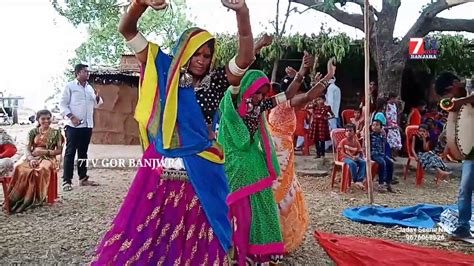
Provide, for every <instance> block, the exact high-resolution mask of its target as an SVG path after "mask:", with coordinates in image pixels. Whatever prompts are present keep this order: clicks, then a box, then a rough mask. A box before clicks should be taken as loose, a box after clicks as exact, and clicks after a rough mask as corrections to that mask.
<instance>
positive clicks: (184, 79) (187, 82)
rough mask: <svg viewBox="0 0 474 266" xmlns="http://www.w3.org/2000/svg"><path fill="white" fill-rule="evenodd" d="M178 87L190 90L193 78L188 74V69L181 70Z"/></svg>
mask: <svg viewBox="0 0 474 266" xmlns="http://www.w3.org/2000/svg"><path fill="white" fill-rule="evenodd" d="M179 86H180V87H182V88H190V87H191V86H193V76H192V75H191V74H189V73H188V68H187V67H183V68H181V75H180V77H179Z"/></svg>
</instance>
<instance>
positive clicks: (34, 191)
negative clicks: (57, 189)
mask: <svg viewBox="0 0 474 266" xmlns="http://www.w3.org/2000/svg"><path fill="white" fill-rule="evenodd" d="M51 119H52V114H51V112H50V111H48V110H41V111H38V113H37V114H36V121H37V122H38V126H37V127H35V128H33V129H32V130H30V132H29V133H28V144H27V146H26V149H25V158H24V160H23V162H21V163H20V164H19V165H18V166H16V167H15V170H14V172H13V178H12V183H11V184H10V186H9V188H8V200H9V206H10V208H11V209H10V210H9V211H10V212H11V213H19V212H22V211H24V210H26V209H28V208H32V207H35V206H40V205H42V204H43V203H44V202H45V201H46V199H47V196H48V187H49V182H50V179H51V175H52V173H53V171H56V169H57V167H58V162H57V160H56V156H57V155H60V154H61V153H62V147H63V137H62V135H61V132H60V131H59V130H58V129H54V128H51V127H50V126H51Z"/></svg>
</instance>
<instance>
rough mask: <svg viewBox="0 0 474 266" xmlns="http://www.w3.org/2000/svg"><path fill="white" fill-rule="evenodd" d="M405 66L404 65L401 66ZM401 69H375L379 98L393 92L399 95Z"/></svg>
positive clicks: (382, 67)
mask: <svg viewBox="0 0 474 266" xmlns="http://www.w3.org/2000/svg"><path fill="white" fill-rule="evenodd" d="M403 65H405V64H403ZM402 76H403V68H402V69H398V67H397V66H393V65H382V66H380V67H378V68H377V79H378V89H379V90H378V91H379V95H380V96H388V94H389V93H391V92H394V93H396V94H397V95H401V94H400V93H401V85H402Z"/></svg>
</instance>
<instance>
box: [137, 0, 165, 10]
mask: <svg viewBox="0 0 474 266" xmlns="http://www.w3.org/2000/svg"><path fill="white" fill-rule="evenodd" d="M135 1H136V2H137V3H138V4H140V5H143V6H149V7H151V8H153V9H155V10H163V9H165V8H167V7H168V3H167V2H166V0H135Z"/></svg>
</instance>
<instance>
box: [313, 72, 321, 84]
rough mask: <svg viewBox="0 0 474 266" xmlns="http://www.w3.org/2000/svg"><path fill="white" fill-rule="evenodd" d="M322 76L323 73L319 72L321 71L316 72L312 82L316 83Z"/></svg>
mask: <svg viewBox="0 0 474 266" xmlns="http://www.w3.org/2000/svg"><path fill="white" fill-rule="evenodd" d="M322 77H323V74H321V72H318V73H316V74H315V75H314V77H313V83H314V84H316V83H318V82H319V81H320V80H321V78H322Z"/></svg>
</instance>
